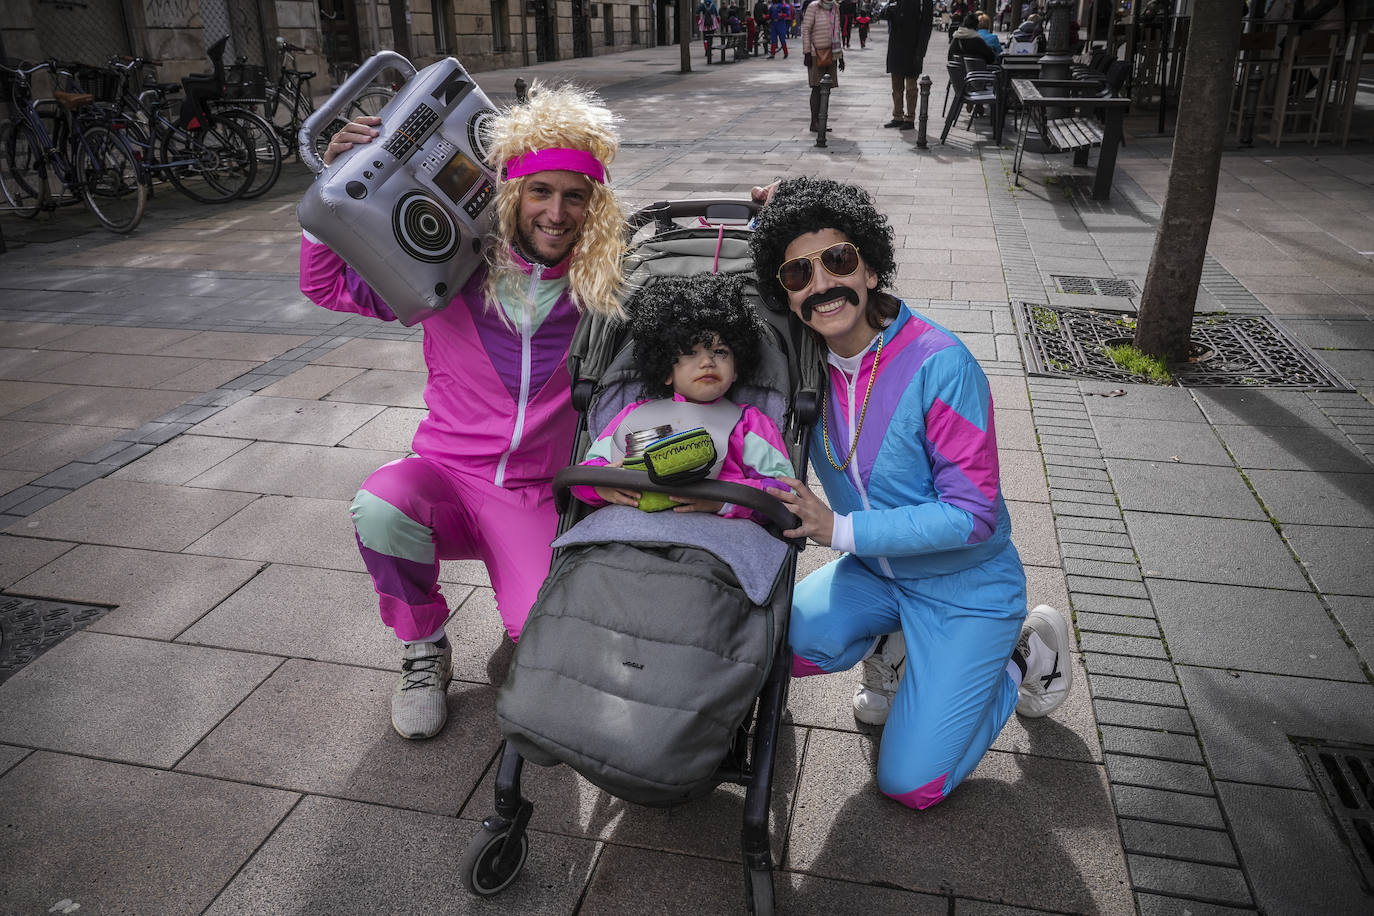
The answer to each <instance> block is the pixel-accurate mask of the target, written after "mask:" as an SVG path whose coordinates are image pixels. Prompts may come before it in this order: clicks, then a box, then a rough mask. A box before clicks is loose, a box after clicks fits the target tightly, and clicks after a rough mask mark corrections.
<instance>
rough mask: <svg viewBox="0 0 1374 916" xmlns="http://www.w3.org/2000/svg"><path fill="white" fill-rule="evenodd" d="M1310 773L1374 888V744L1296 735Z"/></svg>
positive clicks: (1299, 748) (1356, 862) (1298, 747)
mask: <svg viewBox="0 0 1374 916" xmlns="http://www.w3.org/2000/svg"><path fill="white" fill-rule="evenodd" d="M1293 743H1294V745H1296V746H1297V749H1298V754H1299V755H1300V756H1301V757H1302V759H1303V763H1305V764H1307V775H1308V776H1309V777H1311V779H1312V782H1313V784H1315V785H1316V787H1317V794H1318V795H1320V796H1321V797H1322V800H1323V801H1325V802H1326V806H1327V808H1328V809H1329V810H1330V811H1331V816H1332V817H1333V818H1335V820H1336V825H1337V826H1338V827H1339V828H1340V831H1341V834H1342V835H1343V836H1344V837H1345V841H1346V842H1347V843H1348V844H1350V852H1351V854H1352V855H1354V857H1355V864H1356V865H1357V866H1358V867H1359V870H1360V875H1361V876H1363V878H1364V882H1365V884H1366V885H1367V886H1369V887H1371V888H1374V747H1370V746H1368V745H1356V744H1342V743H1339V742H1333V741H1321V740H1318V739H1315V738H1294V739H1293Z"/></svg>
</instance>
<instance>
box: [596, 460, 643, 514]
mask: <svg viewBox="0 0 1374 916" xmlns="http://www.w3.org/2000/svg"><path fill="white" fill-rule="evenodd" d="M624 463H625V459H624V458H617V459H616V460H614V461H612V462H610V463H609V464H607V465H606V467H608V468H618V467H620V466H621V465H623V464H624ZM594 489H595V490H596V495H597V496H600V497H601V498H602V499H604V500H605V501H606V502H608V503H612V504H614V505H617V506H632V507H634V508H636V509H638V508H639V491H637V490H626V489H624V488H622V487H595V488H594Z"/></svg>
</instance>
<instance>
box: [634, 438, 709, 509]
mask: <svg viewBox="0 0 1374 916" xmlns="http://www.w3.org/2000/svg"><path fill="white" fill-rule="evenodd" d="M715 463H716V444H715V442H714V441H712V439H711V434H710V433H709V432H707V431H706V430H705V429H704V428H702V427H700V426H698V427H696V428H695V429H685V430H683V431H682V432H680V433H673V434H672V435H671V436H664V437H663V438H662V439H657V440H655V441H654V442H652V443H651V444H649V445H648V446H646V447H645V449H644V451H643V452H641V453H640V454H638V455H635V456H634V457H632V458H626V459H625V464H624V465H623V466H624V467H627V468H630V469H632V470H643V471H645V472H647V473H648V475H649V479H650V480H652V481H653V482H654V483H656V484H659V485H661V486H675V485H677V484H684V483H692V482H693V481H697V480H703V479H705V478H706V477H708V476H709V475H710V473H711V468H712V467H714V466H715ZM675 505H677V503H674V502H673V501H672V499H671V498H669V496H668V495H667V494H666V493H652V492H646V493H643V494H641V496H640V499H639V508H640V509H642V510H644V511H645V512H660V511H662V510H664V509H671V508H672V507H673V506H675Z"/></svg>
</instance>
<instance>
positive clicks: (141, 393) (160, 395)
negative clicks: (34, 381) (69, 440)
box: [8, 385, 186, 454]
mask: <svg viewBox="0 0 1374 916" xmlns="http://www.w3.org/2000/svg"><path fill="white" fill-rule="evenodd" d="M185 400H186V392H184V391H156V390H153V389H143V388H105V387H99V386H93V385H68V386H66V388H64V390H62V391H60V392H58V393H57V394H54V395H52V396H50V397H46V398H44V399H43V400H41V401H36V402H34V403H33V404H30V405H28V406H27V407H24V408H21V409H19V410H16V411H13V412H11V413H10V414H9V415H8V418H9V419H11V420H32V421H36V422H40V423H61V424H65V425H71V426H104V427H114V428H115V429H116V430H119V429H133V428H134V427H136V426H142V425H143V424H144V423H147V422H148V421H149V420H151V419H153V418H154V417H157V416H160V415H162V414H164V413H166V412H167V411H169V410H171V409H173V408H174V407H176V406H178V405H179V404H181V403H182V402H183V401H185ZM95 445H96V443H94V442H92V443H90V444H89V445H87V446H85V447H84V448H82V449H80V451H78V452H77V454H80V453H81V452H84V451H87V450H89V449H90V448H93V447H94V446H95Z"/></svg>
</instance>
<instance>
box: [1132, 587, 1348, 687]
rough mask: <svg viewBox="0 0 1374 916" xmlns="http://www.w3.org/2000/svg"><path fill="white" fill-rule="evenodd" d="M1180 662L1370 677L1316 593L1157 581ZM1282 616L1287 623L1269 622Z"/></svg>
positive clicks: (1155, 593) (1164, 622) (1162, 619)
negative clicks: (1332, 622) (1275, 624)
mask: <svg viewBox="0 0 1374 916" xmlns="http://www.w3.org/2000/svg"><path fill="white" fill-rule="evenodd" d="M1149 587H1150V595H1151V597H1152V598H1153V599H1154V605H1155V613H1156V614H1158V616H1159V624H1160V626H1161V627H1162V628H1163V630H1164V635H1165V636H1166V637H1167V638H1168V640H1169V646H1170V650H1171V652H1172V654H1173V658H1174V662H1175V663H1176V664H1188V665H1206V666H1209V667H1217V668H1234V669H1239V670H1246V671H1264V672H1269V673H1271V674H1292V675H1297V676H1301V677H1321V678H1335V679H1339V680H1346V681H1364V680H1365V675H1364V672H1363V671H1361V670H1360V662H1359V659H1358V658H1357V657H1356V656H1355V654H1354V653H1353V652H1351V651H1350V647H1349V646H1347V645H1346V644H1345V641H1344V640H1342V639H1341V638H1340V634H1338V633H1337V632H1336V631H1335V629H1334V628H1333V627H1332V626H1331V618H1330V617H1329V616H1328V615H1327V613H1326V609H1325V608H1323V607H1322V604H1321V601H1320V600H1318V598H1317V596H1316V595H1313V594H1311V593H1303V592H1291V591H1279V590H1276V589H1264V588H1245V587H1243V586H1235V585H1211V584H1203V583H1195V582H1174V581H1170V580H1168V579H1151V580H1149ZM1273 621H1282V625H1281V626H1269V625H1264V624H1267V623H1271V622H1273Z"/></svg>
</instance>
